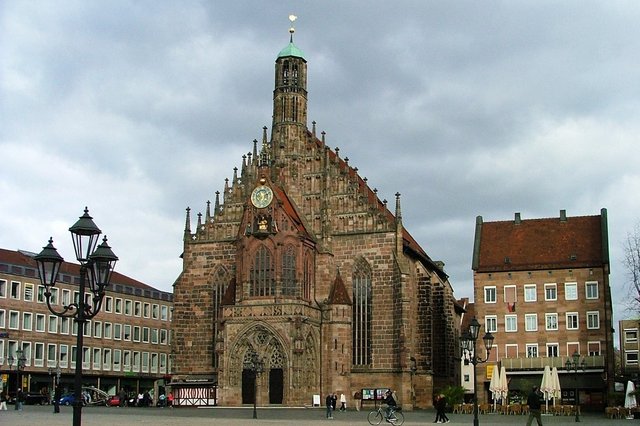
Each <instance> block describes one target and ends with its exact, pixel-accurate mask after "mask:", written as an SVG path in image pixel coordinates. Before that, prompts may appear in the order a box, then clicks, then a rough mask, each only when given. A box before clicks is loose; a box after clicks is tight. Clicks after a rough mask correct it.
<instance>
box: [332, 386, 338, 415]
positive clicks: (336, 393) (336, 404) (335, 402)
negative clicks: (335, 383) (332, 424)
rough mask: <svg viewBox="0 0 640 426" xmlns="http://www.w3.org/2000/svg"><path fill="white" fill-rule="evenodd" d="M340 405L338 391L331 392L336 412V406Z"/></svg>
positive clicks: (333, 407)
mask: <svg viewBox="0 0 640 426" xmlns="http://www.w3.org/2000/svg"><path fill="white" fill-rule="evenodd" d="M337 406H338V392H337V391H336V392H334V393H332V394H331V408H332V409H333V412H334V413H335V412H336V407H337Z"/></svg>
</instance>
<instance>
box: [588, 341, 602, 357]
mask: <svg viewBox="0 0 640 426" xmlns="http://www.w3.org/2000/svg"><path fill="white" fill-rule="evenodd" d="M587 349H588V351H589V356H600V342H587Z"/></svg>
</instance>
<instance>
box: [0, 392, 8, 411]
mask: <svg viewBox="0 0 640 426" xmlns="http://www.w3.org/2000/svg"><path fill="white" fill-rule="evenodd" d="M7 401H9V395H7V391H6V390H3V391H2V392H0V411H7Z"/></svg>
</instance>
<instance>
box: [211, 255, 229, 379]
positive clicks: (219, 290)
mask: <svg viewBox="0 0 640 426" xmlns="http://www.w3.org/2000/svg"><path fill="white" fill-rule="evenodd" d="M230 279H231V278H230V276H229V274H228V273H227V270H226V269H225V268H224V267H222V266H220V267H218V268H216V270H215V272H214V273H213V282H212V287H213V288H212V295H213V336H214V339H216V343H217V340H218V339H221V338H222V336H218V334H219V333H220V332H221V330H220V323H219V322H218V318H220V316H221V314H222V298H223V297H224V294H225V292H226V291H227V287H228V285H229V281H230ZM219 366H220V359H219V355H218V352H217V351H214V352H213V367H214V368H218V367H219Z"/></svg>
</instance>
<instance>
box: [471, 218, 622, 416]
mask: <svg viewBox="0 0 640 426" xmlns="http://www.w3.org/2000/svg"><path fill="white" fill-rule="evenodd" d="M473 271H474V302H475V303H474V307H475V311H476V315H477V317H478V320H479V321H480V322H481V324H482V325H483V327H484V328H485V329H486V330H487V331H490V332H491V333H492V334H493V335H494V336H495V347H494V349H493V351H492V353H491V358H490V360H489V365H497V366H505V367H506V371H507V376H508V378H509V390H510V391H511V392H520V393H521V394H524V395H526V394H527V393H528V391H529V390H530V386H531V384H538V385H540V383H541V378H542V372H543V370H544V367H545V366H547V365H548V366H549V367H551V368H553V367H557V369H558V371H559V373H560V374H559V376H560V384H561V388H562V395H561V400H560V401H559V402H560V403H563V404H570V405H575V403H576V389H577V392H578V395H577V396H578V401H579V403H580V405H583V406H587V407H591V408H602V407H603V406H605V404H606V403H607V399H608V398H609V397H612V395H613V392H612V391H613V388H612V386H613V372H614V354H613V334H612V333H613V329H612V305H611V289H610V286H609V241H608V226H607V211H606V209H602V210H601V212H600V215H595V216H577V217H569V216H567V214H566V211H564V210H561V211H560V215H559V217H554V218H543V219H526V220H525V219H523V218H522V217H521V215H520V213H516V214H515V217H514V220H511V221H496V222H485V221H483V219H482V217H481V216H479V217H478V218H477V221H476V233H475V242H474V250H473ZM574 354H577V355H578V356H579V358H578V361H579V366H580V367H579V369H578V373H572V372H570V371H568V370H567V369H566V368H565V366H566V362H567V361H569V360H570V361H573V356H574ZM476 383H477V386H478V389H479V395H480V399H481V400H484V401H486V400H487V399H488V398H489V397H490V393H489V392H488V384H489V380H488V377H487V376H486V375H485V371H483V372H482V373H481V374H480V375H479V376H478V377H476Z"/></svg>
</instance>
